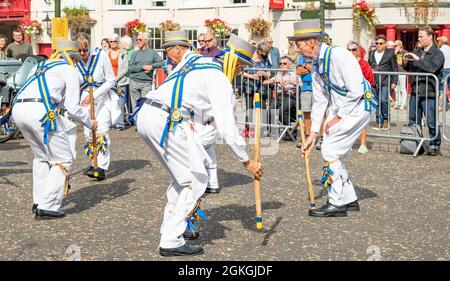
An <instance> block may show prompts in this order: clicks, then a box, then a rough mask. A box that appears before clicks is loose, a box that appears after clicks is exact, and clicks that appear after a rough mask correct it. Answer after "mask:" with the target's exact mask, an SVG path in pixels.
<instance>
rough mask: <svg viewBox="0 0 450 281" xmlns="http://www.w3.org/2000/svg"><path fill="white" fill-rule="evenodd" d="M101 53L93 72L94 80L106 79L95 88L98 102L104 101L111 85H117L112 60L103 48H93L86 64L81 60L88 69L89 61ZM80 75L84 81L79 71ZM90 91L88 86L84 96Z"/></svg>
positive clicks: (95, 98)
mask: <svg viewBox="0 0 450 281" xmlns="http://www.w3.org/2000/svg"><path fill="white" fill-rule="evenodd" d="M96 54H99V55H100V57H99V58H98V63H97V66H96V67H95V70H94V73H93V75H92V76H93V79H94V82H101V81H105V82H104V83H103V85H101V86H100V87H98V88H94V100H95V101H96V103H97V102H99V101H102V100H103V99H104V97H105V96H106V94H107V93H108V92H109V90H110V89H111V87H113V86H114V85H115V79H116V78H115V76H114V71H113V68H112V65H111V61H110V60H109V57H108V55H107V54H106V52H105V51H103V50H102V49H97V48H95V49H91V53H90V56H89V60H88V62H87V64H84V62H81V63H82V64H84V65H85V66H84V67H85V69H86V70H88V66H89V62H90V61H91V60H92V59H93V58H94V55H96ZM78 75H79V77H80V79H81V81H82V82H83V81H84V78H83V76H82V74H81V73H80V72H79V71H78ZM88 91H89V88H86V89H85V90H84V91H83V97H84V95H87V94H88Z"/></svg>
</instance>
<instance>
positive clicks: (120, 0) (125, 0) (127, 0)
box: [114, 0, 133, 6]
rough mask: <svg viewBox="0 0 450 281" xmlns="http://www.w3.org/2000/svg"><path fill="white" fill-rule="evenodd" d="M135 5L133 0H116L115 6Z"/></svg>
mask: <svg viewBox="0 0 450 281" xmlns="http://www.w3.org/2000/svg"><path fill="white" fill-rule="evenodd" d="M130 5H133V0H114V6H130Z"/></svg>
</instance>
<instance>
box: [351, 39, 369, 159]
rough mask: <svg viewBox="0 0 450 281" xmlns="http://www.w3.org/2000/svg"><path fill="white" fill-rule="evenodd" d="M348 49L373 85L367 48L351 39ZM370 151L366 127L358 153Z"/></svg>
mask: <svg viewBox="0 0 450 281" xmlns="http://www.w3.org/2000/svg"><path fill="white" fill-rule="evenodd" d="M347 50H349V51H350V52H351V53H352V54H353V55H354V56H355V57H356V59H357V60H358V63H359V66H360V67H361V71H362V74H363V76H364V78H365V79H366V80H367V81H368V82H369V84H370V85H373V83H374V79H373V71H372V68H371V67H370V65H369V63H368V62H367V61H365V60H364V56H365V55H366V50H364V48H363V47H362V46H361V44H359V43H358V42H355V41H350V42H348V44H347ZM367 152H369V150H368V149H367V128H365V129H364V130H363V131H362V133H361V145H360V147H359V149H358V153H361V154H365V153H367Z"/></svg>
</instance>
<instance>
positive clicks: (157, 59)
mask: <svg viewBox="0 0 450 281" xmlns="http://www.w3.org/2000/svg"><path fill="white" fill-rule="evenodd" d="M152 51H153V58H154V62H153V63H152V67H153V68H160V67H163V66H164V60H163V59H162V58H161V56H160V55H159V54H158V53H157V52H156V51H155V50H152Z"/></svg>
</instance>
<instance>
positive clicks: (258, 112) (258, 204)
mask: <svg viewBox="0 0 450 281" xmlns="http://www.w3.org/2000/svg"><path fill="white" fill-rule="evenodd" d="M253 100H254V102H255V154H254V158H255V161H257V162H260V161H261V156H260V152H259V146H260V143H259V141H260V139H259V138H260V134H261V128H260V127H261V97H260V94H259V93H255V94H254V97H253ZM255 203H256V204H255V205H256V228H257V229H258V230H261V229H262V228H263V223H262V211H261V181H260V180H258V179H256V178H255Z"/></svg>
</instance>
